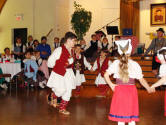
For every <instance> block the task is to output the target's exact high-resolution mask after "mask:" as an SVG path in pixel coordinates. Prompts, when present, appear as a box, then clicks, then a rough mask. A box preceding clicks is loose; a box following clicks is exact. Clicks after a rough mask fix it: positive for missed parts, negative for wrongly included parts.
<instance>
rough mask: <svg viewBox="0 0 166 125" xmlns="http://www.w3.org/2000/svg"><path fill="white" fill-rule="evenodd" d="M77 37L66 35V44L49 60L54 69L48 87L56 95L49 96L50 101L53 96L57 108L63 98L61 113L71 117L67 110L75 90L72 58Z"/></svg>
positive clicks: (56, 50)
mask: <svg viewBox="0 0 166 125" xmlns="http://www.w3.org/2000/svg"><path fill="white" fill-rule="evenodd" d="M76 38H77V37H76V35H75V34H73V33H72V32H67V33H66V34H65V38H64V39H65V41H64V42H65V43H64V45H62V46H61V47H58V48H56V49H55V50H54V52H53V53H52V54H51V56H50V57H49V59H48V67H50V68H53V70H52V72H51V75H50V77H49V79H48V82H47V86H48V87H50V88H52V91H53V93H54V94H49V95H48V100H50V99H51V97H52V95H53V103H51V104H52V105H53V106H54V107H56V106H57V97H61V98H62V100H61V103H60V106H59V112H60V113H62V114H65V115H69V114H70V112H69V111H67V110H66V107H67V104H68V102H69V100H70V97H71V93H72V89H75V86H76V85H75V75H74V72H73V70H72V63H73V58H72V56H71V49H72V47H74V44H75V42H76Z"/></svg>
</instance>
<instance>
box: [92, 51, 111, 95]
mask: <svg viewBox="0 0 166 125" xmlns="http://www.w3.org/2000/svg"><path fill="white" fill-rule="evenodd" d="M107 54H108V51H107V50H101V53H100V57H98V58H97V60H96V61H95V63H94V65H93V68H92V70H93V71H95V70H98V72H99V74H98V76H97V78H96V80H95V84H96V85H97V86H98V88H99V91H100V93H101V95H100V96H101V97H105V96H106V94H107V91H108V89H109V88H108V85H107V83H106V82H105V79H104V73H105V72H106V69H108V67H109V65H110V64H111V61H110V60H109V58H107Z"/></svg>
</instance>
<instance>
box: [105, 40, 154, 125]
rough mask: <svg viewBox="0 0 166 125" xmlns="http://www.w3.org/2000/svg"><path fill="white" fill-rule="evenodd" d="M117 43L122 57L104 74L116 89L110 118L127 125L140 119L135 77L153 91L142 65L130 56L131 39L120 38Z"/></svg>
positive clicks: (133, 123)
mask: <svg viewBox="0 0 166 125" xmlns="http://www.w3.org/2000/svg"><path fill="white" fill-rule="evenodd" d="M115 43H116V45H117V46H118V53H119V54H120V58H119V59H118V60H115V61H114V62H113V63H112V64H111V65H110V66H109V68H108V69H107V71H106V73H105V74H104V77H105V79H106V81H107V83H108V84H109V86H110V88H111V89H112V90H113V91H114V94H113V97H112V102H111V106H110V113H109V120H112V121H116V122H118V125H125V122H127V123H128V124H129V125H135V124H136V123H135V122H136V121H139V109H138V94H137V89H136V86H135V79H138V80H139V81H140V83H141V84H142V85H143V86H144V87H145V88H146V90H147V91H148V92H151V89H150V87H149V85H148V84H147V82H146V81H145V79H144V78H143V74H142V69H141V67H140V65H139V64H138V63H137V62H135V61H133V60H132V59H130V57H129V56H130V54H131V51H132V45H131V40H130V39H128V40H120V41H115ZM110 75H113V77H114V78H115V79H116V84H113V83H112V82H111V80H110V78H109V76H110Z"/></svg>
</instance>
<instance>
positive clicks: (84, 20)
mask: <svg viewBox="0 0 166 125" xmlns="http://www.w3.org/2000/svg"><path fill="white" fill-rule="evenodd" d="M74 7H75V11H74V13H73V14H72V19H71V24H72V29H73V30H74V31H75V33H76V35H77V37H78V40H81V39H83V37H84V36H85V35H86V32H87V31H88V30H89V28H90V25H91V21H92V13H91V12H90V11H87V10H85V9H84V8H82V6H81V5H79V4H77V3H76V1H74Z"/></svg>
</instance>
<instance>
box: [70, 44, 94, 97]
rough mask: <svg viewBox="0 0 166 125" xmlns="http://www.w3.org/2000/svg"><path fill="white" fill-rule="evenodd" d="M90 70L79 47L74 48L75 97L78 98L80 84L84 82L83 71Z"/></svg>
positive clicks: (78, 45)
mask: <svg viewBox="0 0 166 125" xmlns="http://www.w3.org/2000/svg"><path fill="white" fill-rule="evenodd" d="M86 67H87V68H88V69H89V70H90V69H91V68H92V66H91V65H90V63H88V62H87V60H86V58H85V57H84V55H83V54H81V45H80V44H77V45H76V46H75V54H74V64H73V71H74V74H75V76H76V93H75V94H76V96H79V94H80V90H81V83H83V82H85V76H84V70H85V68H86Z"/></svg>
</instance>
